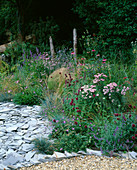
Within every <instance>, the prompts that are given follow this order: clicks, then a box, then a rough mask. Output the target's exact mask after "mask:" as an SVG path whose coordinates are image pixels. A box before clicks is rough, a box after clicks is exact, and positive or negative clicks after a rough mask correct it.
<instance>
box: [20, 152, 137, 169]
mask: <svg viewBox="0 0 137 170" xmlns="http://www.w3.org/2000/svg"><path fill="white" fill-rule="evenodd" d="M131 169H132V170H137V160H131V159H124V158H123V159H122V158H117V157H111V158H108V157H103V156H101V157H98V156H94V155H91V156H80V157H74V158H70V159H63V160H61V161H53V162H46V163H42V164H39V165H33V166H31V167H23V168H21V169H20V170H131Z"/></svg>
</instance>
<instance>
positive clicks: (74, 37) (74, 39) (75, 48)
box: [73, 28, 77, 63]
mask: <svg viewBox="0 0 137 170" xmlns="http://www.w3.org/2000/svg"><path fill="white" fill-rule="evenodd" d="M73 48H74V60H75V63H76V62H77V60H76V59H77V31H76V28H74V29H73Z"/></svg>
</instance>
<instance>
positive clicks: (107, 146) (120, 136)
mask: <svg viewBox="0 0 137 170" xmlns="http://www.w3.org/2000/svg"><path fill="white" fill-rule="evenodd" d="M136 125H137V116H136V114H135V113H130V114H129V113H128V114H123V113H121V114H118V113H115V114H114V117H113V119H112V121H111V122H110V121H108V120H106V123H105V125H104V126H100V127H99V132H98V134H97V135H95V134H94V138H95V145H96V147H98V148H100V150H101V151H102V153H103V154H109V155H110V156H112V155H113V152H116V151H120V150H127V151H129V150H130V149H131V148H132V147H133V146H134V144H135V143H137V126H136Z"/></svg>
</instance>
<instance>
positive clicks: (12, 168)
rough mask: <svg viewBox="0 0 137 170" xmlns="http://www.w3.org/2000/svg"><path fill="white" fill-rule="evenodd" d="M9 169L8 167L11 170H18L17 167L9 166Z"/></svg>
mask: <svg viewBox="0 0 137 170" xmlns="http://www.w3.org/2000/svg"><path fill="white" fill-rule="evenodd" d="M7 167H8V168H9V169H11V170H15V169H17V167H16V166H13V165H8V166H7Z"/></svg>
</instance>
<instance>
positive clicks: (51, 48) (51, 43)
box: [49, 36, 55, 57]
mask: <svg viewBox="0 0 137 170" xmlns="http://www.w3.org/2000/svg"><path fill="white" fill-rule="evenodd" d="M49 43H50V52H51V56H52V57H55V51H54V46H53V40H52V37H51V36H50V37H49Z"/></svg>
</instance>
